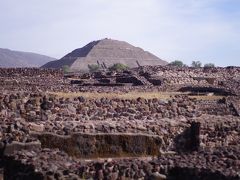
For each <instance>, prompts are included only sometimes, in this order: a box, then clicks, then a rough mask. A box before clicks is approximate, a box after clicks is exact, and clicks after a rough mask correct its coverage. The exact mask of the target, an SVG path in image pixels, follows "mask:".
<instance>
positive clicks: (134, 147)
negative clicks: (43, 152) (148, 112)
mask: <svg viewBox="0 0 240 180" xmlns="http://www.w3.org/2000/svg"><path fill="white" fill-rule="evenodd" d="M35 136H37V138H38V139H39V140H40V142H41V144H42V147H43V148H51V149H53V148H58V149H60V150H63V151H65V152H66V153H67V154H69V155H70V156H75V157H80V158H94V157H98V158H99V157H126V156H127V157H128V156H130V157H132V156H148V155H152V156H157V155H159V153H160V151H159V150H160V148H161V145H162V139H161V138H160V137H159V136H151V135H146V134H128V133H121V134H111V133H108V134H83V133H74V134H72V135H71V136H59V135H55V134H51V133H42V134H35Z"/></svg>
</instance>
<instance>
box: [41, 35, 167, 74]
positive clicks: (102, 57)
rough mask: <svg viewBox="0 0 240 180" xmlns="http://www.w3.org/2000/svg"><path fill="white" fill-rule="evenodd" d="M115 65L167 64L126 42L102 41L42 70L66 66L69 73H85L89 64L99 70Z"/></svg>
mask: <svg viewBox="0 0 240 180" xmlns="http://www.w3.org/2000/svg"><path fill="white" fill-rule="evenodd" d="M116 63H121V64H125V65H127V66H128V67H130V68H134V67H138V66H146V65H152V66H155V65H166V64H167V62H166V61H163V60H161V59H160V58H158V57H157V56H155V55H153V54H151V53H150V52H147V51H144V50H143V49H141V48H139V47H135V46H132V45H131V44H129V43H127V42H124V41H118V40H112V39H102V40H99V41H93V42H90V43H89V44H87V45H86V46H84V47H82V48H79V49H75V50H74V51H72V52H71V53H69V54H67V55H66V56H64V57H63V58H61V59H60V60H57V61H52V62H49V63H47V64H45V65H44V66H43V68H62V67H63V66H66V65H67V66H69V68H70V70H71V71H80V70H86V71H87V70H88V65H90V64H98V65H99V66H100V67H101V68H107V67H110V66H112V65H113V64H116Z"/></svg>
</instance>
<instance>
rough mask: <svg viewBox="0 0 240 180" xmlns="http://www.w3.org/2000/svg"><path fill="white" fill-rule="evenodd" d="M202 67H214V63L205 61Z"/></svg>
mask: <svg viewBox="0 0 240 180" xmlns="http://www.w3.org/2000/svg"><path fill="white" fill-rule="evenodd" d="M204 67H215V65H214V64H213V63H207V64H204Z"/></svg>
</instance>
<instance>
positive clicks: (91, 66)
mask: <svg viewBox="0 0 240 180" xmlns="http://www.w3.org/2000/svg"><path fill="white" fill-rule="evenodd" d="M88 69H89V71H90V72H96V71H99V69H100V66H99V65H98V64H88Z"/></svg>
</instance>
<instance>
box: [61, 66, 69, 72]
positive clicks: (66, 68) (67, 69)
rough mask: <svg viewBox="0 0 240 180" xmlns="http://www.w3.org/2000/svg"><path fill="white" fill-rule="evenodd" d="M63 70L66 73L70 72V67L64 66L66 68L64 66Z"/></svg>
mask: <svg viewBox="0 0 240 180" xmlns="http://www.w3.org/2000/svg"><path fill="white" fill-rule="evenodd" d="M62 70H63V72H64V73H68V72H70V67H69V65H64V66H62Z"/></svg>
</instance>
